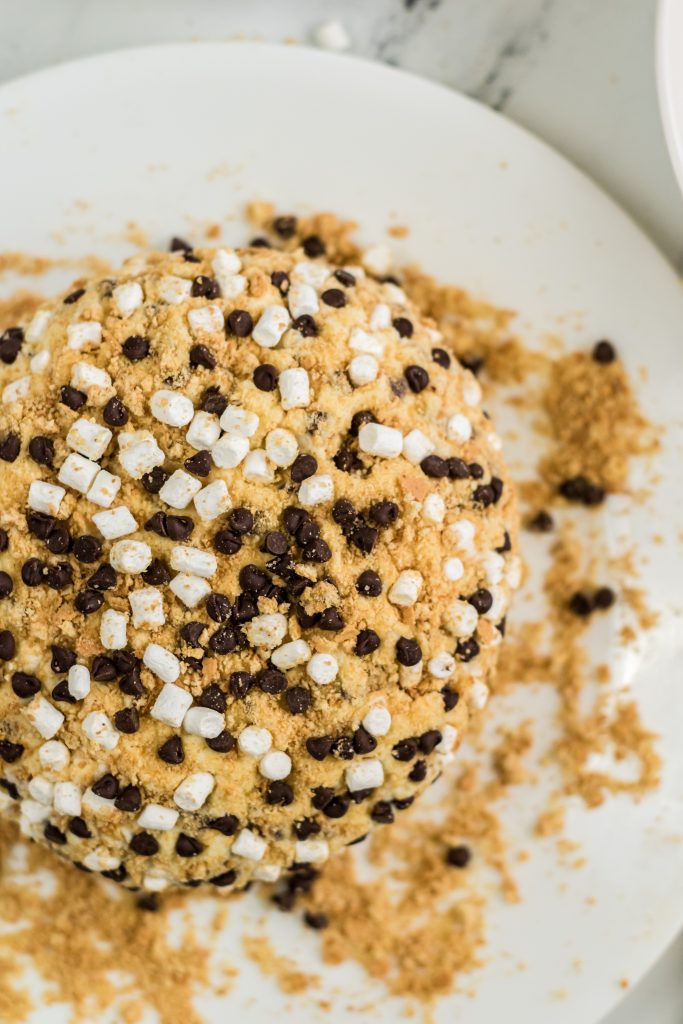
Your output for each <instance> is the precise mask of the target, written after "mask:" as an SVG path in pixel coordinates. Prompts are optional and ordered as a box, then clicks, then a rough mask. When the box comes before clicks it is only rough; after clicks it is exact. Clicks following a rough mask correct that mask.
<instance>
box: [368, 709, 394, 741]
mask: <svg viewBox="0 0 683 1024" xmlns="http://www.w3.org/2000/svg"><path fill="white" fill-rule="evenodd" d="M363 728H364V729H365V731H366V732H369V733H370V735H371V736H386V734H387V733H388V732H389V730H390V729H391V714H390V713H389V710H388V709H387V708H385V707H384V706H383V705H382V704H375V706H374V707H372V708H370V710H369V711H368V712H367V714H366V715H365V718H364V719H363Z"/></svg>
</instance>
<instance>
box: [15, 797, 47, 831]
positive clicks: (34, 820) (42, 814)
mask: <svg viewBox="0 0 683 1024" xmlns="http://www.w3.org/2000/svg"><path fill="white" fill-rule="evenodd" d="M19 807H20V810H21V819H22V823H23V822H24V821H26V822H28V823H29V824H31V825H39V824H40V823H41V822H43V821H47V819H48V818H49V817H50V808H49V807H47V806H46V805H45V804H41V803H40V801H38V800H22V801H21V803H20V804H19Z"/></svg>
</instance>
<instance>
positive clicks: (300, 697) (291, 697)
mask: <svg viewBox="0 0 683 1024" xmlns="http://www.w3.org/2000/svg"><path fill="white" fill-rule="evenodd" d="M284 699H285V704H286V705H287V710H288V711H289V712H290V714H292V715H305V714H306V712H307V711H308V709H309V708H310V706H311V704H312V703H313V698H312V696H311V691H310V690H307V689H306V687H305V686H292V687H291V688H290V689H289V690H287V691H286V692H285V698H284Z"/></svg>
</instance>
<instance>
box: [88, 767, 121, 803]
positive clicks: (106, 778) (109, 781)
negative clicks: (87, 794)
mask: <svg viewBox="0 0 683 1024" xmlns="http://www.w3.org/2000/svg"><path fill="white" fill-rule="evenodd" d="M91 789H92V791H93V793H94V794H95V796H100V797H102V799H103V800H113V799H114V797H115V796H117V795H118V792H119V784H118V782H117V780H116V779H115V778H114V776H113V775H112V774H111V773H110V772H107V774H106V775H103V776H102V777H101V778H99V779H98V780H97V782H93V784H92V786H91Z"/></svg>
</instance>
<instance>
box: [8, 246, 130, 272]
mask: <svg viewBox="0 0 683 1024" xmlns="http://www.w3.org/2000/svg"><path fill="white" fill-rule="evenodd" d="M56 267H79V268H81V269H82V270H84V271H85V272H86V273H87V274H88V275H97V274H103V275H104V274H106V273H108V272H109V271H110V270H111V263H109V261H108V260H103V259H102V258H101V257H100V256H95V255H93V254H89V255H86V256H79V257H76V258H71V257H68V258H67V257H59V258H54V257H48V256H33V255H31V254H30V253H26V252H0V277H3V276H4V275H5V274H17V275H18V276H20V277H40V276H41V275H42V274H46V273H47V272H48V271H49V270H54V269H55V268H56Z"/></svg>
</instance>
